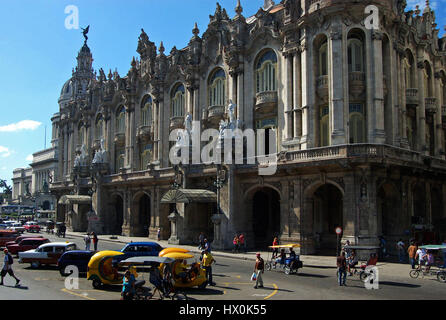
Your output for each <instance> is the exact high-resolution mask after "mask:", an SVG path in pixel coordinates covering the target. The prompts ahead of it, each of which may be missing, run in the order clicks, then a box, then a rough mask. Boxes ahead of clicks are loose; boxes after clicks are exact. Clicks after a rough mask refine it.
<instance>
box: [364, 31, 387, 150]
mask: <svg viewBox="0 0 446 320" xmlns="http://www.w3.org/2000/svg"><path fill="white" fill-rule="evenodd" d="M382 39H383V34H382V33H380V32H378V31H373V32H372V37H371V43H372V44H371V49H372V51H371V56H372V61H371V63H372V68H371V71H372V72H371V74H367V78H368V79H370V78H371V79H372V83H373V86H372V88H373V93H372V101H373V104H372V105H373V112H371V113H369V114H368V116H372V117H373V118H374V119H373V120H374V121H373V130H372V131H373V133H372V135H373V136H372V138H373V139H372V141H373V142H375V143H385V142H386V136H385V135H386V133H385V130H384V85H383V74H384V72H383V56H382V52H383V41H382Z"/></svg>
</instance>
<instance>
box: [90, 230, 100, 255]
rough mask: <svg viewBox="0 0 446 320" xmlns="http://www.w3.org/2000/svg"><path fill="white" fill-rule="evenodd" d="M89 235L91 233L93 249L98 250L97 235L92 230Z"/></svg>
mask: <svg viewBox="0 0 446 320" xmlns="http://www.w3.org/2000/svg"><path fill="white" fill-rule="evenodd" d="M91 235H92V238H93V247H94V251H98V241H99V239H98V236H97V235H96V233H95V232H92V233H91Z"/></svg>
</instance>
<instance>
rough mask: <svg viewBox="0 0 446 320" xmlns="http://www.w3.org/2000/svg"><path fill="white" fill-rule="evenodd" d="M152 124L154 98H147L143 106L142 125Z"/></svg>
mask: <svg viewBox="0 0 446 320" xmlns="http://www.w3.org/2000/svg"><path fill="white" fill-rule="evenodd" d="M151 124H152V97H150V96H147V97H146V98H144V100H143V102H142V104H141V125H143V126H150V125H151Z"/></svg>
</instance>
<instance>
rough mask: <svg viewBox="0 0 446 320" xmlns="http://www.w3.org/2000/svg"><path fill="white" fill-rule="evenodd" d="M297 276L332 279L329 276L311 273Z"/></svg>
mask: <svg viewBox="0 0 446 320" xmlns="http://www.w3.org/2000/svg"><path fill="white" fill-rule="evenodd" d="M296 276H299V277H309V278H330V277H329V276H324V275H322V274H310V273H300V272H299V273H298V274H296Z"/></svg>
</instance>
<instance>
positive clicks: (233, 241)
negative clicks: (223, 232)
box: [232, 235, 239, 253]
mask: <svg viewBox="0 0 446 320" xmlns="http://www.w3.org/2000/svg"><path fill="white" fill-rule="evenodd" d="M232 244H233V245H234V248H233V249H232V252H233V253H235V252H239V239H238V236H237V235H235V236H234V239H232Z"/></svg>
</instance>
